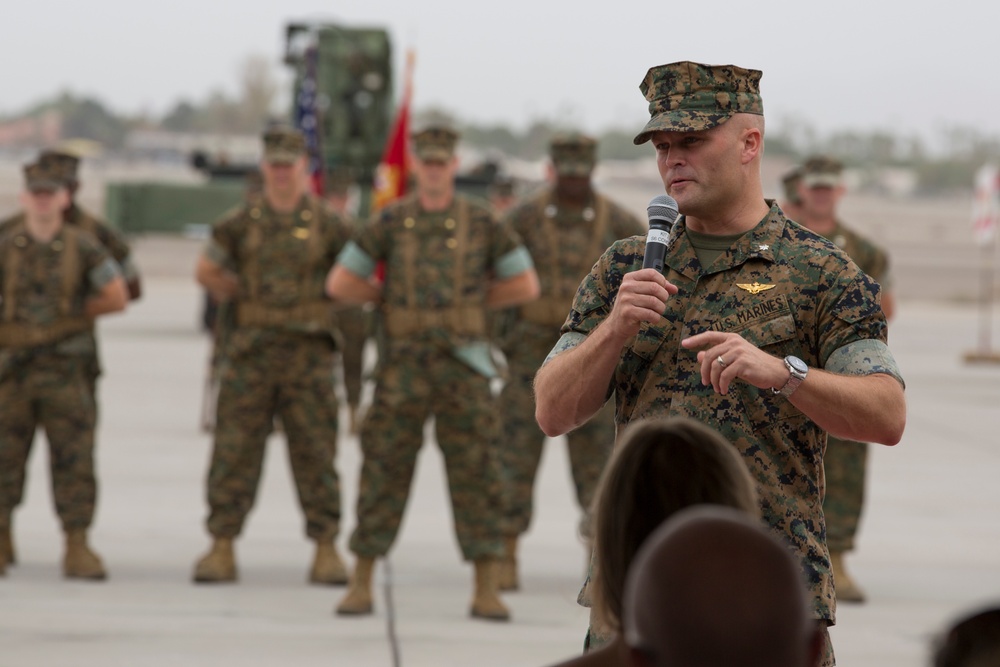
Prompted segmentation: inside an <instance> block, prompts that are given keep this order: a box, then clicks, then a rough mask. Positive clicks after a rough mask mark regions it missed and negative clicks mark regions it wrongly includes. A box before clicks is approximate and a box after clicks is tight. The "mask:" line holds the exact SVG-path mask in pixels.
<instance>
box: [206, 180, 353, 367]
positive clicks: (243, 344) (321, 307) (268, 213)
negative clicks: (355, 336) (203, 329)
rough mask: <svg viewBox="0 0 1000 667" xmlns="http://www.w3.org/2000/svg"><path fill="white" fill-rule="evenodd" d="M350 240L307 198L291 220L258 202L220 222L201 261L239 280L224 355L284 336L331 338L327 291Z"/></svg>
mask: <svg viewBox="0 0 1000 667" xmlns="http://www.w3.org/2000/svg"><path fill="white" fill-rule="evenodd" d="M350 234H351V230H350V227H349V226H348V224H347V223H346V222H344V220H343V219H342V218H341V217H340V216H339V215H337V214H336V213H335V212H334V211H333V210H332V209H331V208H329V207H328V206H327V205H326V204H325V203H323V202H321V201H320V200H319V199H317V198H315V197H313V196H311V195H305V196H303V197H302V199H301V201H300V202H299V204H298V206H297V207H296V209H295V211H293V212H292V213H289V214H278V213H275V212H274V211H273V210H272V209H271V207H270V206H269V205H268V204H267V203H266V202H265V201H264V200H263V199H259V200H254V201H250V202H247V203H245V204H243V205H241V206H238V207H237V208H235V209H233V210H232V211H230V212H229V213H227V214H225V215H224V216H223V217H222V218H221V219H220V220H219V221H217V222H216V223H215V224H214V225H213V226H212V236H211V239H210V240H209V242H208V245H207V246H206V248H205V251H204V253H205V256H206V257H207V258H208V259H209V260H211V261H212V262H214V263H216V264H218V265H219V266H222V267H223V268H225V269H227V270H229V271H232V272H233V273H234V274H236V276H237V277H238V280H239V296H238V297H237V298H236V300H235V303H234V304H233V305H234V308H233V311H234V317H235V323H234V324H235V329H234V330H233V331H232V332H231V333H230V334H229V335H228V340H227V341H226V343H225V345H226V348H227V350H228V351H230V352H233V353H241V352H245V351H247V350H249V349H250V348H251V347H255V346H257V345H260V344H266V343H267V341H269V340H273V338H274V336H275V335H281V334H288V333H298V334H308V335H335V321H334V313H333V302H331V301H330V300H329V298H328V297H327V296H326V292H325V288H324V286H325V281H326V275H327V273H328V272H329V270H330V268H331V267H332V266H333V262H334V260H335V259H336V257H337V254H338V253H339V252H340V251H341V249H342V248H343V247H344V244H345V243H346V242H347V240H348V239H349V238H350Z"/></svg>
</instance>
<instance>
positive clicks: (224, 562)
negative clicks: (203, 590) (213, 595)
mask: <svg viewBox="0 0 1000 667" xmlns="http://www.w3.org/2000/svg"><path fill="white" fill-rule="evenodd" d="M194 581H196V582H197V583H201V584H210V583H222V582H227V581H236V557H235V555H234V554H233V538H231V537H217V538H215V541H214V542H212V548H211V549H210V550H209V552H208V553H207V554H205V555H204V556H202V558H201V560H199V561H198V562H197V564H195V566H194Z"/></svg>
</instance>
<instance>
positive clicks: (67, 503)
mask: <svg viewBox="0 0 1000 667" xmlns="http://www.w3.org/2000/svg"><path fill="white" fill-rule="evenodd" d="M28 354H29V357H28V358H26V359H25V360H24V361H23V362H15V363H13V364H9V365H5V368H4V370H3V374H2V379H0V527H7V526H9V525H10V515H11V511H12V510H13V509H14V508H15V507H16V506H17V505H18V504H20V502H21V500H22V496H23V493H24V486H25V470H26V467H27V463H28V455H29V454H30V452H31V445H32V441H33V440H34V437H35V431H36V429H37V428H38V427H39V426H40V427H42V428H43V429H44V430H45V437H46V439H47V440H48V443H49V467H50V470H51V473H52V493H53V497H54V500H55V507H56V514H58V515H59V520H60V522H61V523H62V527H63V530H64V531H70V530H78V529H86V528H88V527H89V526H90V524H91V521H92V520H93V518H94V507H95V504H96V501H97V479H96V476H95V472H94V430H95V427H96V423H97V409H96V406H95V402H94V393H93V391H92V388H91V386H92V385H91V383H92V379H93V378H92V376H91V374H90V372H89V369H88V365H87V364H86V363H85V360H83V359H77V358H69V357H65V356H60V355H57V354H52V353H44V352H43V353H36V354H31V353H30V352H29V353H28Z"/></svg>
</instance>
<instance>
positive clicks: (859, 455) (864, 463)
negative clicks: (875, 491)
mask: <svg viewBox="0 0 1000 667" xmlns="http://www.w3.org/2000/svg"><path fill="white" fill-rule="evenodd" d="M867 467H868V445H867V444H866V443H864V442H852V441H850V440H840V439H839V438H829V439H828V440H827V445H826V454H825V455H824V456H823V468H824V470H825V472H826V497H825V498H824V500H823V514H824V515H826V543H827V546H828V547H829V548H830V551H832V552H844V551H851V550H852V549H854V538H855V535H857V532H858V524H859V523H860V521H861V510H862V508H863V506H864V501H865V471H866V469H867Z"/></svg>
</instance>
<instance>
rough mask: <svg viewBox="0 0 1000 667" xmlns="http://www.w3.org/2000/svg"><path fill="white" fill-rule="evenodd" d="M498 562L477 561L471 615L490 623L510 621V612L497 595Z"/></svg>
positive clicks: (489, 559) (484, 559)
mask: <svg viewBox="0 0 1000 667" xmlns="http://www.w3.org/2000/svg"><path fill="white" fill-rule="evenodd" d="M497 564H498V563H497V560H496V559H493V558H480V559H479V560H477V561H475V563H474V565H475V567H476V589H475V591H474V593H473V597H472V608H471V609H469V615H470V616H473V617H474V618H484V619H487V620H490V621H509V620H510V610H508V609H507V607H505V606H504V604H503V602H501V601H500V597H499V595H497V588H498V587H497Z"/></svg>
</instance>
